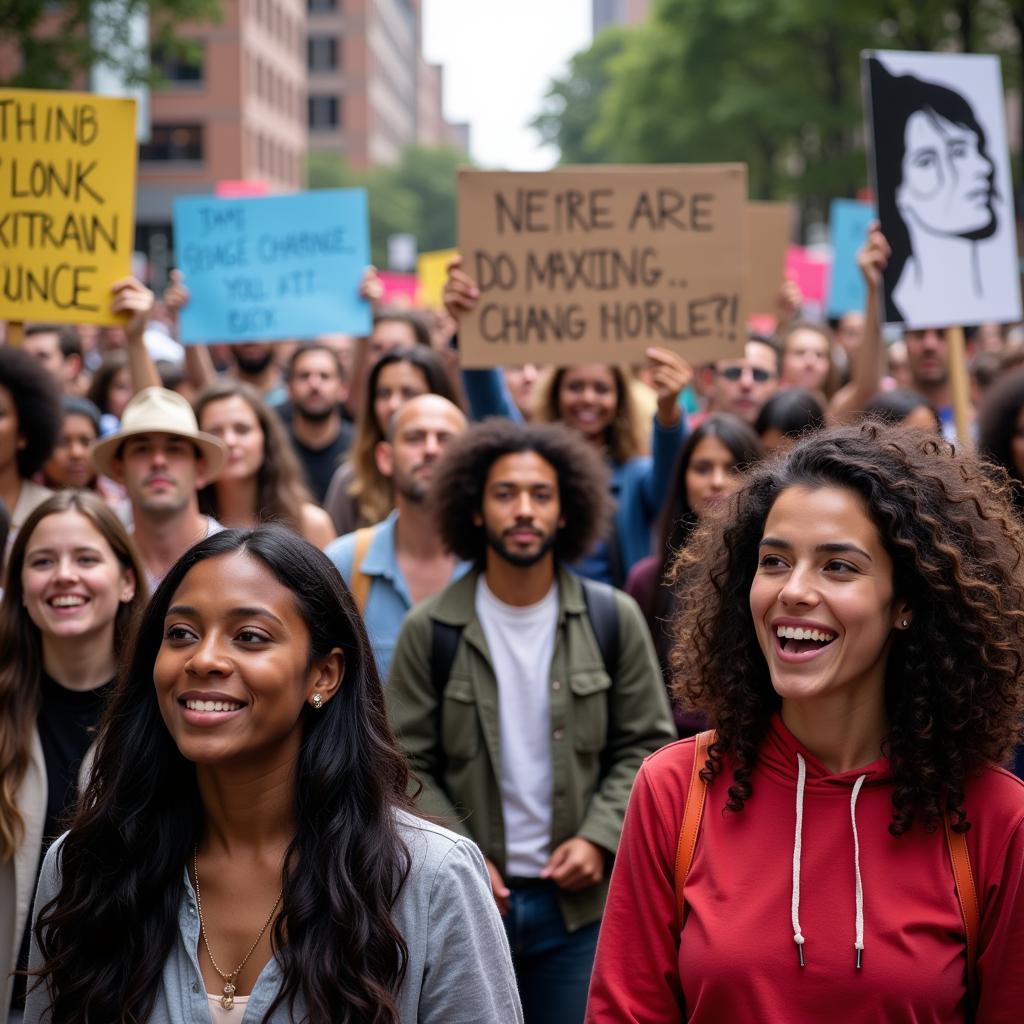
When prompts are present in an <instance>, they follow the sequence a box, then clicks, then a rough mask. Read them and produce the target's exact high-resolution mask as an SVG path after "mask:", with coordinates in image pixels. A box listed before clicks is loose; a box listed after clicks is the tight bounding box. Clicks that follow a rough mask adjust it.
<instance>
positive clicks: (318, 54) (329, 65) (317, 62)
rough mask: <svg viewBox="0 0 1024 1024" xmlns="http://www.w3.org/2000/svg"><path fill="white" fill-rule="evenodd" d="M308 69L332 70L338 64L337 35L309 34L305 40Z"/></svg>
mask: <svg viewBox="0 0 1024 1024" xmlns="http://www.w3.org/2000/svg"><path fill="white" fill-rule="evenodd" d="M306 63H307V65H308V66H309V70H310V71H334V70H335V69H336V68H337V66H338V39H337V36H310V37H309V39H308V40H307V42H306Z"/></svg>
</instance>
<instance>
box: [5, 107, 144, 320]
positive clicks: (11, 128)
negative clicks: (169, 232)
mask: <svg viewBox="0 0 1024 1024" xmlns="http://www.w3.org/2000/svg"><path fill="white" fill-rule="evenodd" d="M135 154H136V145H135V101H134V100H131V99H108V98H104V97H101V96H93V95H91V94H89V93H73V92H54V91H49V90H35V89H0V319H7V320H47V321H55V322H57V323H89V324H113V323H117V322H118V321H119V320H122V319H124V318H123V317H117V316H114V315H113V314H112V313H111V312H110V300H111V286H112V285H113V284H114V282H115V281H118V280H119V279H121V278H123V277H127V276H128V275H129V273H130V272H131V258H132V238H133V235H134V232H135Z"/></svg>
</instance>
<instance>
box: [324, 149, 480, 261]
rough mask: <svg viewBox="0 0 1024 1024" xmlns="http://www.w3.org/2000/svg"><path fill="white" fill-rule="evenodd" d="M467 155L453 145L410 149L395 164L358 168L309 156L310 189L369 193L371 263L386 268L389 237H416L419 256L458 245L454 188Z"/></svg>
mask: <svg viewBox="0 0 1024 1024" xmlns="http://www.w3.org/2000/svg"><path fill="white" fill-rule="evenodd" d="M467 163H468V160H467V157H466V155H465V153H463V152H462V151H461V150H459V149H455V148H454V147H450V146H438V147H431V146H407V147H406V148H405V149H404V150H403V151H402V155H401V157H400V159H399V161H398V163H396V164H395V165H394V166H391V167H375V168H371V169H369V170H354V169H353V168H350V167H349V166H348V165H347V164H346V163H345V161H344V160H343V159H342V158H341V157H340V156H338V155H336V154H334V153H317V152H313V153H310V155H309V162H308V166H307V183H308V185H309V187H310V188H358V187H362V188H365V189H366V190H367V193H368V195H369V204H370V232H371V244H372V248H373V260H374V263H376V264H377V266H386V265H387V240H388V236H389V235H393V234H397V233H400V232H408V233H410V234H413V235H415V236H416V244H417V247H418V249H419V251H420V252H430V251H431V250H433V249H448V248H450V247H452V246H454V245H455V190H456V176H457V171H458V169H459V168H460V167H464V166H466V165H467Z"/></svg>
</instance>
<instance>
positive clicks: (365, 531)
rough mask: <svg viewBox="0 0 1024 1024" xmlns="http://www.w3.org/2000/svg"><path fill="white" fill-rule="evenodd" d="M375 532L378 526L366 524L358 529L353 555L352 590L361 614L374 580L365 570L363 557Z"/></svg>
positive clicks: (364, 609) (364, 608)
mask: <svg viewBox="0 0 1024 1024" xmlns="http://www.w3.org/2000/svg"><path fill="white" fill-rule="evenodd" d="M375 532H376V528H375V527H373V526H364V527H363V528H362V529H360V530H356V550H355V552H354V553H353V555H352V584H351V590H352V597H353V598H354V599H355V602H356V608H358V609H359V614H360V615H362V614H363V613H364V612H365V611H366V600H367V598H368V597H369V596H370V583H371V582H373V581H372V580H371V579H370V577H369V576H367V575H366V573H365V572H363V559H364V558H365V557H366V552H367V550H368V549H369V547H370V541H372V540H373V535H374V533H375Z"/></svg>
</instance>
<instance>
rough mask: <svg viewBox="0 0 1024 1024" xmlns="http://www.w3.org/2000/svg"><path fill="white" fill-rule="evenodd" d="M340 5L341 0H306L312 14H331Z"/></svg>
mask: <svg viewBox="0 0 1024 1024" xmlns="http://www.w3.org/2000/svg"><path fill="white" fill-rule="evenodd" d="M340 6H341V2H340V0H306V9H307V10H308V11H309V13H310V14H330V13H331V11H336V10H337V9H338V8H339V7H340Z"/></svg>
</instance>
